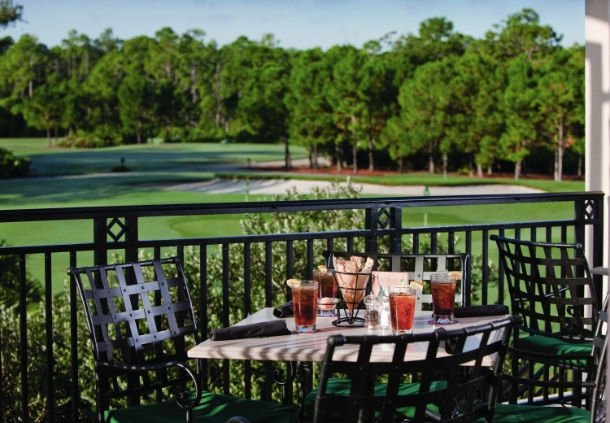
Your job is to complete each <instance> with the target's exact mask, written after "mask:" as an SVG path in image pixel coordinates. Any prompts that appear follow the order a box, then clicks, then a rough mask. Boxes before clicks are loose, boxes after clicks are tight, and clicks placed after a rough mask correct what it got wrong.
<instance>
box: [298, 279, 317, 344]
mask: <svg viewBox="0 0 610 423" xmlns="http://www.w3.org/2000/svg"><path fill="white" fill-rule="evenodd" d="M292 307H293V309H294V323H295V326H296V330H297V332H313V331H315V330H316V314H317V307H318V283H317V282H313V281H302V282H301V284H300V285H299V286H293V287H292Z"/></svg>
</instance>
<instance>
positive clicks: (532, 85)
mask: <svg viewBox="0 0 610 423" xmlns="http://www.w3.org/2000/svg"><path fill="white" fill-rule="evenodd" d="M537 76H538V75H536V73H535V71H534V69H533V67H532V65H531V62H530V61H529V60H528V58H527V56H526V55H521V56H518V57H516V58H515V59H512V60H511V61H509V63H508V85H507V86H506V89H505V91H504V95H503V97H502V110H503V112H504V121H505V124H506V128H505V131H504V133H503V134H502V136H501V138H500V145H501V148H502V152H503V154H504V157H506V159H507V160H509V161H511V162H513V163H514V164H515V172H514V178H515V179H519V178H520V177H521V173H522V164H523V160H524V159H525V158H526V157H527V156H528V155H529V153H530V151H531V149H532V147H535V146H537V145H538V129H539V125H540V113H539V111H538V107H537V96H538V94H539V90H538V80H537Z"/></svg>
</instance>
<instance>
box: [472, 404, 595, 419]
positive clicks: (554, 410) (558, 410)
mask: <svg viewBox="0 0 610 423" xmlns="http://www.w3.org/2000/svg"><path fill="white" fill-rule="evenodd" d="M589 419H590V413H589V412H588V411H587V410H584V409H582V408H576V407H551V406H536V405H517V404H496V409H495V411H494V419H493V421H494V423H518V422H528V423H532V422H535V423H536V422H540V423H542V422H544V423H579V422H582V423H588V422H589ZM481 421H482V420H481Z"/></svg>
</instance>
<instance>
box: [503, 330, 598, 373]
mask: <svg viewBox="0 0 610 423" xmlns="http://www.w3.org/2000/svg"><path fill="white" fill-rule="evenodd" d="M515 346H516V348H519V349H522V350H527V351H532V352H535V353H539V354H549V355H556V356H561V357H565V359H566V361H568V362H569V364H571V365H574V366H581V367H585V366H586V365H587V361H588V360H587V359H586V358H585V357H587V356H588V355H589V354H590V353H591V348H592V343H591V342H587V341H583V342H567V341H563V340H561V339H559V338H555V337H552V336H544V335H531V336H525V337H523V338H519V340H518V341H517V343H516V345H515ZM570 356H580V357H579V358H578V359H574V360H570Z"/></svg>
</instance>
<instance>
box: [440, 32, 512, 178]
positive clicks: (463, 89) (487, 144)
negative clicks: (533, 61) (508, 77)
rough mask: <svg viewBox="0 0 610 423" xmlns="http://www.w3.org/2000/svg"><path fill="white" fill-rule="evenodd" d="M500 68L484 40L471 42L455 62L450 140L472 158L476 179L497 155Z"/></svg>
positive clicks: (501, 82)
mask: <svg viewBox="0 0 610 423" xmlns="http://www.w3.org/2000/svg"><path fill="white" fill-rule="evenodd" d="M501 68H502V66H501V65H500V63H499V62H498V61H497V60H496V59H495V58H494V57H493V56H491V55H490V54H489V53H488V51H487V49H486V43H485V41H481V42H478V43H473V44H472V45H471V46H470V47H469V48H468V50H467V51H466V52H465V53H464V55H463V56H461V57H460V58H459V59H457V61H456V62H455V77H454V78H453V79H452V81H451V83H450V85H451V88H450V91H451V92H452V93H453V99H452V103H453V107H454V114H453V125H451V127H450V129H449V131H450V137H451V139H452V140H453V141H454V142H455V143H456V146H457V147H458V149H459V150H460V151H461V152H463V153H465V154H467V155H469V156H471V160H472V161H474V165H475V167H476V173H477V175H478V176H483V168H487V169H489V172H490V173H491V166H492V164H493V162H494V160H495V158H496V156H497V153H498V152H497V144H498V143H497V140H498V139H499V138H500V135H501V130H502V120H503V116H502V115H501V110H500V107H499V102H500V95H501V94H502V92H503V82H504V77H503V74H502V73H501V72H499V71H498V70H499V69H501Z"/></svg>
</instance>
